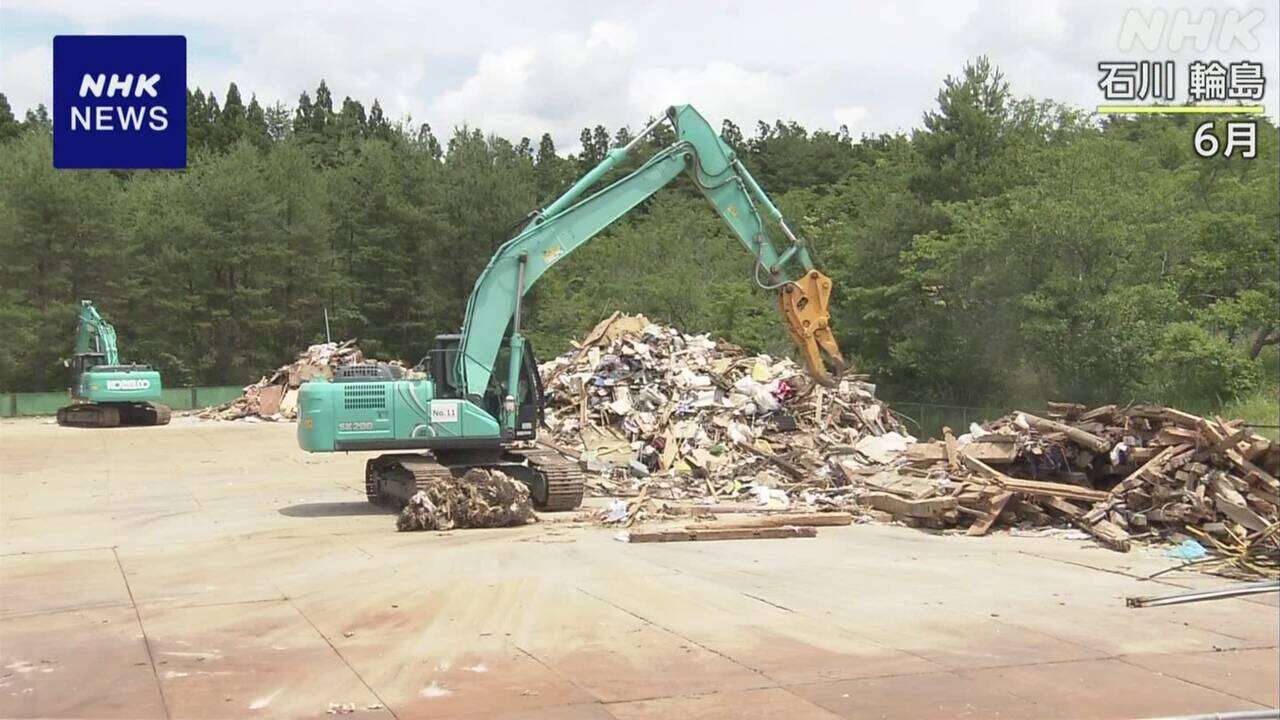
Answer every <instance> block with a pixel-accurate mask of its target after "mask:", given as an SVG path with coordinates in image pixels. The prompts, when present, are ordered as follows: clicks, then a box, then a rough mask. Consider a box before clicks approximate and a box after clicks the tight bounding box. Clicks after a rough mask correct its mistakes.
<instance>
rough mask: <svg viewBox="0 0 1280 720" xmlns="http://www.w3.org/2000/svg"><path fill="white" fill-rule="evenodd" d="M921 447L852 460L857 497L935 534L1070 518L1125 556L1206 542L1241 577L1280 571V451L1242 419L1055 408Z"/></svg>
mask: <svg viewBox="0 0 1280 720" xmlns="http://www.w3.org/2000/svg"><path fill="white" fill-rule="evenodd" d="M944 434H945V438H944V440H941V441H934V442H929V443H919V444H916V445H913V446H911V447H909V448H908V449H907V450H906V452H904V453H902V455H901V456H900V457H899V459H898V461H896V462H895V463H894V464H893V466H892V467H888V468H886V467H867V466H865V465H861V464H858V463H848V462H844V464H842V469H844V471H845V473H846V477H848V478H849V480H850V481H851V483H854V484H858V485H862V486H866V487H870V488H872V489H873V491H872V492H870V493H865V494H862V495H861V496H860V497H859V502H860V503H863V504H866V505H868V506H870V507H872V508H875V509H878V510H881V511H886V512H889V513H891V514H893V515H894V516H895V517H900V518H903V517H905V518H907V519H909V522H911V523H913V524H918V525H924V526H929V527H953V526H967V527H968V533H969V534H971V535H978V534H982V533H985V532H986V531H987V530H988V529H990V528H991V527H992V526H994V525H997V524H1002V525H1013V526H1022V527H1027V526H1041V525H1046V524H1050V523H1052V522H1054V521H1055V520H1058V521H1065V522H1069V523H1070V524H1072V525H1075V526H1076V527H1078V528H1080V529H1082V530H1084V531H1085V532H1087V533H1089V534H1090V535H1092V536H1093V537H1094V538H1095V539H1096V540H1098V541H1099V542H1100V543H1101V544H1103V545H1105V546H1107V547H1110V548H1112V549H1115V550H1121V551H1126V550H1128V549H1129V547H1130V544H1131V542H1132V541H1134V540H1160V541H1173V542H1178V543H1181V542H1184V541H1187V540H1194V541H1195V543H1197V544H1199V545H1200V546H1201V547H1204V548H1205V551H1206V554H1207V555H1208V556H1209V557H1207V558H1206V562H1210V561H1215V559H1216V561H1218V562H1220V563H1221V564H1223V565H1226V566H1229V568H1232V569H1234V570H1237V571H1239V572H1241V573H1242V574H1252V575H1270V576H1275V575H1276V574H1277V572H1280V541H1278V539H1277V536H1278V533H1277V529H1278V527H1280V524H1278V522H1277V509H1276V508H1277V504H1280V496H1278V492H1280V481H1277V478H1276V475H1277V473H1280V445H1278V444H1276V443H1274V442H1272V441H1271V440H1269V439H1268V438H1266V437H1263V436H1261V435H1259V434H1257V433H1255V432H1253V431H1252V430H1251V429H1250V428H1248V427H1246V426H1245V424H1244V423H1243V422H1242V421H1239V420H1235V421H1224V420H1223V419H1221V418H1203V417H1198V416H1195V415H1191V414H1188V413H1185V412H1182V411H1179V410H1176V409H1173V408H1166V407H1158V406H1151V405H1133V406H1128V407H1120V406H1116V405H1106V406H1103V407H1098V408H1093V409H1087V408H1085V407H1084V406H1082V405H1076V404H1070V403H1049V409H1048V412H1046V413H1045V417H1040V416H1037V415H1033V414H1031V413H1025V412H1018V413H1013V414H1011V415H1008V416H1006V417H1004V418H1001V419H999V420H996V421H994V422H991V423H988V424H987V425H986V426H984V427H977V426H974V427H972V428H971V429H970V432H968V433H966V434H965V435H963V436H961V437H959V438H957V437H954V436H953V435H952V434H951V432H950V431H949V430H947V431H946V432H945V433H944Z"/></svg>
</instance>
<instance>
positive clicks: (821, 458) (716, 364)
mask: <svg viewBox="0 0 1280 720" xmlns="http://www.w3.org/2000/svg"><path fill="white" fill-rule="evenodd" d="M540 371H541V374H542V379H543V384H544V386H545V389H546V396H547V405H548V412H547V418H546V420H547V425H548V427H549V429H550V434H551V436H552V439H551V440H550V441H548V442H547V444H550V445H552V446H555V447H556V448H557V449H559V450H561V451H562V452H565V453H567V454H570V455H573V456H576V457H578V458H579V461H580V463H581V465H582V466H583V468H584V469H586V470H587V471H588V473H589V481H588V487H589V490H590V491H591V492H592V493H593V494H596V495H603V496H612V497H615V498H618V499H617V500H615V501H614V503H613V504H612V505H611V506H610V507H608V508H606V509H605V510H604V511H603V512H602V514H601V516H600V519H601V520H602V521H603V522H605V523H608V524H619V525H626V526H630V525H632V524H634V523H636V522H640V521H644V520H647V519H653V518H656V517H658V516H661V515H663V514H665V513H667V512H668V511H671V510H673V506H674V505H675V504H676V503H680V504H686V505H690V504H691V505H693V506H694V507H693V510H694V512H695V513H696V512H698V509H699V508H701V507H706V508H710V509H714V508H715V507H716V506H721V507H724V506H725V505H726V504H739V505H742V504H746V505H747V506H749V507H752V508H757V509H763V510H784V509H790V510H803V509H806V508H807V509H809V510H846V511H849V512H852V513H854V514H855V515H857V516H858V517H859V518H860V519H863V520H864V521H865V520H884V521H890V520H894V521H900V522H904V523H906V524H909V525H912V526H916V527H926V528H934V529H940V530H941V529H960V530H963V531H964V532H966V533H967V534H970V535H981V534H984V533H986V532H988V531H989V530H990V529H992V528H993V527H1013V528H1017V529H1019V530H1021V531H1034V530H1036V529H1038V528H1047V527H1062V526H1074V527H1075V528H1077V530H1076V532H1083V533H1087V534H1088V535H1089V536H1092V537H1093V538H1094V539H1095V540H1097V541H1098V542H1099V543H1101V544H1102V545H1104V546H1106V547H1110V548H1112V549H1115V550H1122V551H1123V550H1128V549H1129V547H1130V545H1131V543H1132V542H1133V541H1142V540H1147V541H1172V542H1174V543H1182V547H1183V548H1184V549H1185V548H1190V552H1191V555H1190V556H1186V557H1190V558H1192V559H1194V558H1195V556H1196V554H1197V553H1199V555H1202V556H1203V560H1202V561H1203V562H1204V563H1205V564H1206V565H1209V564H1216V565H1217V566H1218V568H1219V569H1221V570H1224V571H1227V572H1235V573H1239V574H1246V575H1266V576H1276V575H1277V574H1278V573H1280V523H1278V522H1277V510H1276V506H1277V502H1278V498H1277V491H1278V490H1280V484H1278V483H1277V480H1276V475H1277V474H1278V473H1280V445H1277V444H1275V443H1273V442H1271V441H1270V440H1268V439H1267V438H1265V437H1262V436H1260V435H1258V434H1256V433H1253V432H1252V431H1251V430H1250V429H1249V428H1247V427H1245V426H1244V424H1243V423H1242V422H1241V421H1223V420H1221V419H1218V418H1214V419H1207V418H1201V417H1197V416H1194V415H1190V414H1187V413H1184V412H1181V411H1178V410H1175V409H1172V408H1164V407H1154V406H1148V405H1134V406H1128V407H1120V406H1116V405H1108V406H1104V407H1100V408H1094V409H1087V408H1085V407H1084V406H1081V405H1075V404H1067V403H1050V404H1049V410H1048V412H1045V413H1043V415H1044V416H1043V417H1041V416H1039V415H1036V414H1032V413H1024V412H1019V413H1013V414H1011V415H1008V416H1006V417H1003V418H1001V419H999V420H996V421H993V422H991V423H988V424H986V425H985V426H978V425H976V424H975V425H973V426H971V427H970V428H968V432H965V433H964V434H962V435H960V436H958V437H957V436H955V435H954V434H952V432H951V431H950V429H947V430H946V431H945V433H944V439H943V440H935V441H929V442H917V441H916V439H915V438H914V437H912V436H911V435H909V434H908V433H907V430H906V428H905V427H904V425H903V422H902V420H901V419H900V418H899V417H898V416H897V415H895V414H894V413H893V412H892V411H891V410H890V408H889V407H888V406H886V405H885V404H884V403H882V402H881V401H879V400H878V399H876V397H875V386H874V385H872V384H870V383H868V382H866V380H865V378H860V377H857V376H854V377H849V376H846V377H845V378H843V379H841V380H840V383H839V386H838V387H836V388H823V387H821V386H816V385H815V384H813V383H812V381H810V380H809V378H808V376H807V375H806V374H805V373H804V371H803V369H802V368H800V367H799V366H797V365H795V364H794V363H792V362H791V361H789V360H785V359H783V360H775V359H773V358H771V357H769V356H767V355H757V356H750V355H747V354H745V353H744V352H743V351H742V350H741V349H740V348H738V347H736V346H733V345H730V344H728V343H724V342H717V341H715V340H712V339H710V338H708V337H707V336H705V335H690V334H685V333H682V332H680V331H678V330H676V329H674V328H670V327H664V326H660V325H656V324H653V323H651V322H649V321H648V320H647V319H646V318H644V317H642V316H626V315H618V314H615V315H614V316H612V317H610V318H608V319H607V320H605V321H603V322H601V323H600V324H599V325H597V326H596V327H595V329H593V330H592V331H591V332H590V333H588V334H587V335H586V336H585V337H584V338H583V340H582V342H580V343H578V344H577V346H576V347H575V348H574V349H573V350H571V351H569V352H568V353H565V354H564V355H562V356H561V357H559V358H556V359H554V360H552V361H550V362H547V363H544V364H543V365H542V366H541V367H540ZM545 437H546V434H545V433H544V438H545ZM1196 548H1199V550H1196Z"/></svg>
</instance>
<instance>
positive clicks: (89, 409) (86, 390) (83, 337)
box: [58, 300, 171, 427]
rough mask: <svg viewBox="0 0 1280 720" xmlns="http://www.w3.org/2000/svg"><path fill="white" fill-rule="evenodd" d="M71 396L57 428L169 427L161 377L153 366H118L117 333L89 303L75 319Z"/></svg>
mask: <svg viewBox="0 0 1280 720" xmlns="http://www.w3.org/2000/svg"><path fill="white" fill-rule="evenodd" d="M67 367H69V368H70V370H71V383H70V386H69V388H68V392H69V393H70V395H71V401H72V403H71V404H70V405H68V406H66V407H64V408H60V409H59V410H58V424H59V425H68V426H72V427H116V426H118V425H165V424H168V422H169V416H170V414H171V411H170V409H169V406H168V405H161V404H159V403H158V402H156V401H158V400H159V399H160V396H161V390H162V389H163V388H162V387H161V385H160V373H158V372H156V371H155V370H153V369H152V368H151V366H150V365H138V364H130V363H121V362H120V351H119V349H118V348H117V347H116V329H115V328H114V327H112V326H111V323H109V322H107V321H106V320H104V319H103V317H102V315H101V314H99V313H98V309H97V308H96V307H94V305H93V302H92V301H90V300H81V301H80V311H79V313H78V314H77V315H76V347H75V354H74V355H73V356H72V357H71V359H70V360H69V361H67Z"/></svg>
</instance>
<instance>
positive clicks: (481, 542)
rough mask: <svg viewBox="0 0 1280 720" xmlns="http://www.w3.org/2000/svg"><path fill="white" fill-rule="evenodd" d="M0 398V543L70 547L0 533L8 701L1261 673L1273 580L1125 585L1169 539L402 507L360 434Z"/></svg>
mask: <svg viewBox="0 0 1280 720" xmlns="http://www.w3.org/2000/svg"><path fill="white" fill-rule="evenodd" d="M0 424H3V426H4V428H3V429H4V432H3V433H0V463H2V464H3V472H4V473H5V475H4V477H5V480H4V482H3V483H0V551H3V550H4V549H9V550H15V551H24V550H37V549H59V550H66V551H68V552H54V553H40V554H27V555H18V554H10V555H5V556H3V557H0V652H3V653H4V656H5V663H4V664H6V665H8V664H13V665H14V668H12V669H7V670H0V700H5V701H6V702H7V703H8V704H7V705H0V715H24V714H25V715H40V716H59V715H78V716H93V717H98V716H111V715H125V716H129V717H136V716H142V717H149V716H160V715H163V714H164V710H165V708H164V707H163V705H160V704H159V703H160V700H161V695H160V688H161V687H162V688H163V690H164V698H163V699H166V700H168V701H169V707H168V710H169V711H170V712H171V714H172V716H174V717H184V716H196V717H241V716H253V717H256V716H265V717H271V716H279V717H319V716H325V717H328V715H327V714H326V710H328V708H329V705H330V703H333V704H336V705H343V704H346V703H350V704H351V706H353V707H354V708H356V710H357V712H356V714H357V715H359V714H369V715H374V716H376V715H382V714H384V713H387V712H389V713H394V714H395V715H397V716H398V717H401V718H405V717H472V718H480V717H485V718H488V717H512V718H526V719H527V718H560V717H568V718H602V717H619V716H623V715H628V716H632V717H634V716H643V715H664V716H665V715H694V716H712V717H714V716H720V715H723V716H731V717H738V716H742V715H744V714H748V713H750V712H753V711H756V710H757V709H762V708H763V709H764V711H765V712H766V714H768V715H770V716H779V717H785V716H790V715H797V716H800V717H806V716H809V715H811V714H813V713H814V712H815V709H814V708H815V707H819V706H820V707H821V708H822V711H821V712H830V713H836V714H840V715H846V716H857V717H878V716H888V717H928V716H941V717H963V716H965V715H968V716H971V717H999V716H1013V717H1052V716H1055V715H1056V716H1063V715H1067V716H1072V717H1075V716H1080V715H1087V714H1088V713H1086V712H1084V711H1085V710H1087V711H1088V712H1089V713H1094V714H1105V713H1106V712H1109V711H1111V710H1112V708H1113V706H1114V705H1115V700H1114V697H1115V695H1116V694H1117V693H1123V692H1130V693H1134V692H1139V694H1141V693H1146V692H1147V688H1148V687H1150V688H1151V692H1152V693H1155V694H1156V695H1157V696H1159V698H1162V699H1163V700H1164V703H1163V705H1159V704H1153V705H1152V706H1153V707H1156V706H1157V705H1158V709H1161V710H1163V711H1167V712H1166V713H1165V714H1177V713H1176V712H1174V711H1177V712H1191V711H1195V710H1197V709H1201V708H1205V707H1209V705H1210V704H1211V702H1210V701H1212V703H1218V702H1219V701H1221V700H1222V699H1223V698H1228V699H1232V698H1234V699H1236V700H1237V701H1238V703H1256V702H1257V700H1258V698H1260V697H1261V696H1262V695H1263V694H1265V693H1267V692H1270V691H1272V690H1274V688H1275V682H1276V680H1275V678H1276V672H1275V667H1274V665H1273V664H1264V663H1261V662H1258V660H1259V658H1262V659H1265V658H1266V657H1267V653H1268V652H1269V653H1272V655H1273V656H1274V653H1275V648H1276V644H1277V642H1276V632H1277V627H1276V626H1277V618H1276V616H1275V613H1274V612H1273V608H1271V607H1267V606H1264V605H1261V604H1258V603H1253V602H1250V601H1245V600H1233V601H1222V602H1217V603H1207V604H1201V605H1192V606H1180V607H1173V608H1159V609H1151V610H1130V609H1128V608H1125V607H1124V597H1125V596H1126V595H1138V594H1156V593H1159V592H1162V591H1164V590H1166V589H1169V590H1173V589H1176V588H1177V587H1179V586H1178V585H1174V584H1173V583H1175V582H1178V583H1186V582H1187V581H1186V580H1184V578H1182V577H1181V576H1176V577H1172V578H1170V580H1169V582H1168V583H1153V582H1146V583H1143V582H1139V581H1138V580H1137V579H1136V577H1137V576H1139V575H1142V574H1145V573H1149V572H1152V571H1155V570H1158V569H1162V568H1164V567H1168V566H1169V565H1170V563H1171V561H1169V560H1168V559H1167V558H1163V557H1160V556H1159V554H1158V553H1152V552H1148V551H1145V550H1141V549H1137V550H1135V551H1134V552H1132V553H1129V554H1127V555H1121V554H1118V553H1110V552H1108V551H1105V550H1099V549H1097V548H1096V547H1094V546H1092V544H1090V543H1087V542H1079V541H1065V540H1062V539H1060V538H1042V537H1034V538H1023V537H1013V536H1010V535H1008V534H1005V533H995V534H993V535H992V536H990V537H984V538H968V537H963V536H956V535H935V534H929V533H924V532H919V531H915V530H910V529H907V528H901V527H893V526H878V525H858V526H852V527H832V528H822V529H821V530H820V532H819V534H818V537H816V538H813V539H807V540H801V541H797V540H768V541H749V542H720V543H669V544H654V545H628V544H624V543H619V542H616V541H614V540H613V539H612V536H613V534H614V531H613V530H611V529H605V528H599V527H596V526H593V525H591V524H589V523H583V522H581V521H579V520H578V515H576V514H573V513H561V514H556V515H554V516H551V517H549V518H546V520H547V521H546V522H541V523H538V524H536V525H532V526H527V527H521V528H511V529H503V530H480V531H465V530H459V531H451V532H444V533H397V532H395V531H394V530H393V527H394V514H393V513H390V512H386V511H384V510H379V509H377V508H371V507H370V506H368V505H366V504H364V502H363V488H362V471H363V464H364V460H365V458H366V456H365V455H361V454H358V453H357V454H335V455H320V456H317V455H306V454H303V453H301V452H299V451H298V450H297V448H296V446H295V441H294V434H293V431H294V427H293V426H292V425H289V424H278V425H272V424H258V425H252V424H241V423H211V422H195V421H190V420H183V419H181V418H179V419H178V420H176V421H175V423H174V424H172V425H170V426H168V427H165V428H128V429H121V430H120V431H118V432H117V431H109V432H106V433H103V434H98V433H95V432H93V431H73V430H69V429H65V428H56V427H53V426H48V425H43V424H41V423H40V422H39V421H26V420H22V421H0ZM64 431H65V432H64ZM95 473H96V474H95ZM14 478H16V480H14ZM111 546H115V551H116V552H115V554H112V552H111ZM116 555H118V557H119V565H117V564H116V562H115V557H116ZM120 566H123V569H124V575H125V577H127V578H128V582H129V588H126V587H125V582H124V579H123V578H122V576H121V571H120ZM1162 580H1163V578H1162ZM1210 582H1215V583H1216V579H1212V580H1210ZM130 588H131V589H132V591H133V600H135V601H136V606H135V605H134V604H133V603H132V602H131V600H130V594H129V592H128V590H129V589H130ZM68 608H76V609H75V610H74V611H68V610H67V609H68ZM135 612H136V613H140V615H141V617H142V623H141V626H139V623H138V621H137V617H136V615H134V613H135ZM113 613H114V615H113ZM95 614H96V615H95ZM90 616H94V617H97V616H102V617H106V618H108V619H109V620H110V622H108V623H106V624H103V625H102V627H97V626H93V627H79V626H72V625H69V623H70V622H71V621H70V620H68V619H67V618H76V617H90ZM130 618H132V622H128V621H129V620H130ZM144 630H145V632H146V634H147V637H149V638H150V639H151V643H152V649H153V650H154V651H155V652H156V655H155V658H156V663H157V664H156V670H158V675H159V677H158V679H157V675H156V673H155V672H153V671H152V668H151V665H150V664H149V663H148V660H147V655H146V650H147V648H146V646H145V644H143V639H142V638H143V631H144ZM1215 647H1219V648H1242V649H1243V650H1239V651H1237V652H1240V653H1244V654H1238V655H1237V654H1233V653H1218V654H1212V655H1211V654H1208V653H1206V654H1205V656H1206V657H1211V658H1213V659H1211V660H1205V659H1203V658H1202V657H1201V656H1200V653H1199V651H1205V650H1211V649H1213V648H1215ZM11 648H19V649H20V650H21V655H15V656H14V657H13V659H10V653H11V652H13V651H12V650H11ZM1249 648H1254V649H1249ZM71 654H74V655H75V660H74V662H76V663H80V664H79V665H76V666H75V667H76V668H77V669H80V668H83V672H79V673H77V674H76V676H75V677H70V679H68V678H69V675H64V674H59V672H60V670H59V668H61V667H62V664H61V660H62V658H64V657H67V656H69V655H71ZM1184 655H1185V657H1183V656H1184ZM28 656H29V657H28ZM42 658H43V659H48V660H55V661H59V662H57V663H44V664H42V665H49V664H52V665H53V667H54V670H53V671H51V672H47V673H46V672H43V669H44V668H42V667H40V666H37V665H28V664H24V663H35V662H38V661H39V660H40V659H42ZM81 658H84V659H83V660H81ZM1069 661H1083V662H1069ZM71 662H72V661H71V660H68V661H67V663H69V665H68V667H70V663H71ZM1090 663H1113V664H1117V666H1118V667H1121V668H1123V669H1124V670H1122V671H1117V670H1115V669H1114V668H1113V667H1111V666H1108V665H1101V666H1099V667H1101V668H1102V669H1098V668H1097V667H1095V666H1094V665H1091V664H1090ZM102 667H107V668H110V670H109V671H105V672H104V671H102V670H101V668H102ZM31 668H39V669H36V670H32V669H31ZM1050 668H1056V670H1054V671H1053V672H1051V671H1050V670H1049V669H1050ZM1064 668H1065V669H1064ZM1074 668H1083V669H1074ZM18 669H24V670H26V671H27V672H25V673H17V672H15V670H18ZM1193 671H1194V672H1196V673H1198V674H1197V675H1195V676H1192V675H1190V674H1188V673H1191V672H1193ZM1054 672H1056V673H1065V675H1062V676H1057V675H1054V674H1053V673H1054ZM4 673H9V674H10V676H9V677H3V675H4ZM37 673H38V675H36V674H37ZM1001 673H1005V674H1006V676H1002V675H1000V674H1001ZM1019 673H1025V675H1023V674H1019ZM1126 673H1127V674H1126ZM80 675H90V676H92V677H91V679H90V680H87V681H85V680H81V679H80ZM1095 675H1096V676H1098V677H1096V678H1095V677H1094V676H1095ZM1109 675H1114V676H1115V677H1116V678H1120V679H1121V680H1123V682H1119V681H1113V680H1111V679H1109ZM32 676H37V677H38V680H37V681H29V680H28V682H37V683H38V686H34V687H30V688H28V686H26V685H22V686H14V687H16V688H17V690H16V691H17V692H23V691H25V693H24V694H25V696H26V697H23V698H19V697H18V696H6V695H4V691H6V690H7V691H9V692H13V691H14V690H13V689H12V688H9V687H8V685H6V683H11V682H16V681H17V680H18V679H28V678H30V677H32ZM1064 678H1065V680H1069V681H1070V682H1067V681H1064ZM1072 678H1076V680H1072ZM1151 678H1155V680H1152V679H1151ZM1180 678H1181V679H1180ZM1187 679H1192V680H1193V681H1195V682H1198V683H1199V685H1195V684H1189V683H1188V682H1184V680H1187ZM148 680H149V681H150V684H148V682H147V681H148ZM1108 682H1110V683H1112V684H1111V685H1108V684H1107V683H1108ZM1001 683H1004V685H1001ZM1188 686H1189V687H1191V688H1192V691H1188V690H1187V689H1186V688H1187V687H1188ZM1200 686H1203V687H1200ZM1133 687H1137V688H1138V691H1135V690H1133ZM1016 688H1017V689H1016ZM1090 688H1102V690H1105V692H1103V691H1101V690H1100V691H1097V692H1092V693H1091V691H1090ZM55 690H56V691H58V692H54V691H55ZM1197 693H1202V694H1197ZM32 696H35V697H32ZM846 696H848V697H846ZM9 698H12V699H9ZM791 698H796V699H795V700H793V699H791ZM379 705H386V706H387V707H386V708H380V707H377V706H379ZM1239 706H1240V705H1239V704H1237V705H1236V707H1239ZM1136 707H1139V706H1137V705H1134V706H1132V707H1126V708H1124V709H1125V710H1133V709H1135V708H1136ZM1141 707H1146V706H1141ZM1213 707H1214V708H1218V705H1213Z"/></svg>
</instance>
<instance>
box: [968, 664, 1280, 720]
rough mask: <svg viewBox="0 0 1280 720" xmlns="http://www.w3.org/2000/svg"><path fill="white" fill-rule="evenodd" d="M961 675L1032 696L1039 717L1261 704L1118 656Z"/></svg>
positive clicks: (1120, 719)
mask: <svg viewBox="0 0 1280 720" xmlns="http://www.w3.org/2000/svg"><path fill="white" fill-rule="evenodd" d="M962 675H964V677H965V678H967V679H968V680H970V681H971V682H972V683H974V684H976V685H979V686H983V687H991V688H1000V689H1002V690H1004V691H1007V692H1010V693H1013V694H1015V695H1017V696H1019V697H1025V698H1034V700H1035V702H1036V703H1037V706H1038V712H1037V715H1036V716H1037V717H1044V718H1049V717H1058V718H1072V719H1073V720H1093V719H1094V718H1096V719H1098V720H1102V719H1104V718H1105V719H1108V720H1109V719H1112V718H1114V719H1115V720H1127V719H1128V718H1153V717H1162V716H1167V715H1190V714H1194V713H1213V712H1227V711H1231V710H1257V709H1260V708H1261V707H1263V706H1261V705H1259V704H1258V703H1254V702H1250V701H1248V700H1244V699H1242V698H1238V697H1235V696H1232V695H1229V694H1227V693H1224V692H1220V691H1217V690H1210V689H1208V688H1205V687H1201V686H1199V685H1194V684H1192V683H1189V682H1186V681H1183V680H1179V679H1177V678H1174V677H1170V676H1168V675H1161V674H1160V673H1157V672H1151V671H1149V670H1144V669H1142V668H1140V667H1137V666H1135V665H1130V664H1128V663H1126V662H1122V661H1121V660H1118V659H1107V660H1085V661H1082V662H1067V663H1046V664H1043V665H1022V666H1014V667H1006V668H998V669H990V670H974V671H971V672H966V673H962Z"/></svg>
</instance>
